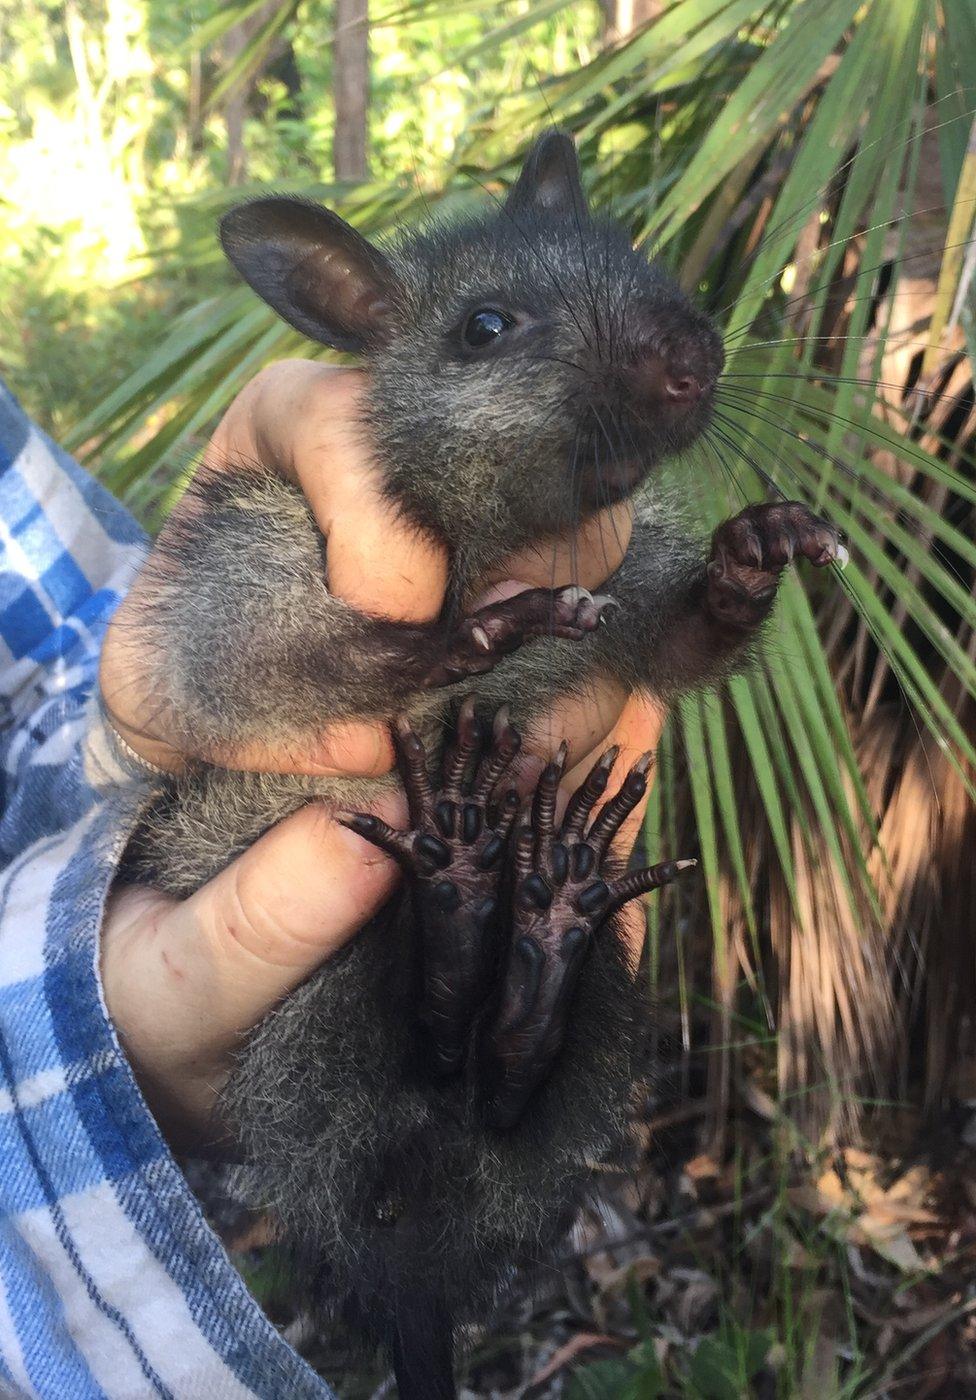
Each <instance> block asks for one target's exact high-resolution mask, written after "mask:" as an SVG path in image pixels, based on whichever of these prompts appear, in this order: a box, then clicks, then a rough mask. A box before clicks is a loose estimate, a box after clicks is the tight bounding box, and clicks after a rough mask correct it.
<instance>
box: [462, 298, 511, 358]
mask: <svg viewBox="0 0 976 1400" xmlns="http://www.w3.org/2000/svg"><path fill="white" fill-rule="evenodd" d="M514 325H515V322H514V321H513V320H512V318H511V316H506V315H505V313H504V311H497V310H496V309H495V308H494V307H493V306H481V307H479V308H478V310H477V311H472V313H471V315H470V316H469V317H468V319H467V320H466V321H465V323H464V330H463V331H462V332H461V335H462V338H463V340H464V343H465V345H470V346H471V348H472V349H473V350H480V349H482V347H483V346H485V345H491V344H492V342H493V341H495V340H497V339H498V337H499V336H500V335H504V334H505V332H506V331H507V330H511V328H512V326H514Z"/></svg>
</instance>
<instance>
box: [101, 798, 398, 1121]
mask: <svg viewBox="0 0 976 1400" xmlns="http://www.w3.org/2000/svg"><path fill="white" fill-rule="evenodd" d="M371 810H373V811H375V812H376V813H377V814H378V815H380V816H382V817H383V819H384V820H385V821H389V822H390V823H393V824H396V823H400V824H402V822H403V820H404V800H403V798H402V796H401V795H400V794H397V793H389V794H384V795H383V796H382V797H381V798H379V799H377V800H376V801H375V802H374V803H372V804H371ZM398 878H399V876H398V871H397V867H396V865H395V864H394V862H393V861H392V860H391V859H390V858H389V857H388V856H386V855H383V854H382V853H381V852H380V851H378V850H377V849H376V848H375V847H374V846H371V845H370V844H369V843H368V842H366V841H363V840H361V839H360V837H358V836H356V835H355V834H354V833H353V832H351V831H349V830H348V829H347V828H345V827H343V826H340V825H339V824H338V823H336V822H334V821H333V820H332V818H331V816H330V815H329V814H328V812H327V810H326V808H325V807H324V806H323V805H322V804H321V803H313V804H310V805H309V806H308V807H304V808H302V809H301V811H298V812H295V813H294V814H293V815H292V816H290V817H287V818H286V819H285V820H284V821H282V822H280V823H279V824H278V825H277V826H275V827H273V828H272V829H271V830H270V831H268V832H267V833H266V834H265V835H264V836H262V837H261V839H260V840H259V841H257V842H256V843H255V845H253V846H252V847H250V849H249V850H247V851H245V853H244V854H243V855H241V856H239V857H238V858H237V860H235V861H234V862H233V863H232V864H231V865H229V866H228V867H227V868H226V869H225V870H223V871H221V873H220V874H219V875H217V876H215V878H214V879H212V880H211V881H209V883H208V884H206V885H204V886H203V887H202V888H201V889H199V890H198V891H197V892H196V893H195V894H193V895H191V896H190V898H189V899H185V900H173V899H170V898H168V897H166V896H163V895H160V894H159V893H158V891H154V890H147V889H139V888H129V889H123V890H120V891H118V892H117V893H116V894H115V895H113V897H112V899H111V900H110V902H109V905H108V907H107V909H106V916H105V921H104V926H103V934H102V979H103V985H104V990H105V998H106V1003H107V1005H108V1009H109V1012H110V1014H111V1016H112V1019H113V1020H114V1022H115V1024H116V1027H117V1029H118V1031H119V1035H120V1038H121V1040H122V1043H123V1045H124V1047H125V1050H126V1053H127V1055H128V1057H129V1059H130V1062H131V1063H132V1066H133V1069H134V1070H135V1072H136V1075H137V1077H138V1078H139V1080H140V1082H141V1084H142V1087H143V1089H144V1091H145V1092H146V1094H147V1097H148V1098H149V1099H150V1103H151V1104H152V1105H153V1107H154V1108H156V1107H157V1106H159V1105H161V1106H162V1107H163V1110H164V1116H169V1117H173V1118H176V1119H178V1120H180V1121H181V1123H182V1124H183V1125H184V1126H185V1125H186V1124H190V1125H192V1126H195V1127H196V1128H198V1129H200V1130H203V1129H204V1128H205V1127H206V1125H207V1123H208V1120H209V1119H210V1117H211V1115H212V1113H213V1109H214V1106H215V1104H216V1098H217V1094H218V1093H219V1091H220V1088H221V1087H222V1084H223V1081H224V1079H225V1078H226V1075H227V1073H228V1072H229V1069H230V1065H231V1062H232V1058H233V1054H234V1052H235V1050H236V1049H237V1048H238V1047H239V1045H240V1041H241V1037H242V1036H243V1035H244V1034H246V1032H247V1031H248V1030H250V1029H251V1027H252V1026H254V1025H256V1024H257V1022H258V1021H260V1020H261V1019H262V1017H263V1016H265V1015H266V1014H267V1012H268V1011H270V1010H271V1008H272V1007H273V1006H274V1005H275V1004H276V1003H277V1002H278V1001H280V1000H281V998H282V997H284V996H286V995H287V994H288V992H290V991H292V990H293V989H294V988H295V987H296V986H297V985H298V983H299V982H301V981H303V980H304V978H306V977H307V976H309V975H310V974H311V973H312V972H313V971H314V970H315V969H316V967H318V966H319V964H320V963H322V962H323V961H324V960H325V959H326V958H329V957H331V956H332V955H333V954H335V953H336V952H338V951H339V949H340V948H342V947H343V946H344V945H345V944H346V943H348V942H349V940H350V939H351V938H352V937H353V936H354V934H355V933H356V932H357V931H358V930H359V929H360V928H362V926H363V924H365V923H366V922H367V921H368V920H369V919H370V918H371V917H372V915H373V914H375V913H376V912H377V911H378V910H379V909H380V907H381V906H382V904H383V903H384V902H385V901H386V899H387V898H388V897H389V895H390V894H391V893H392V891H393V890H394V888H395V887H396V884H397V881H398ZM157 1116H160V1115H157Z"/></svg>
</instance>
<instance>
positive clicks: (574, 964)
mask: <svg viewBox="0 0 976 1400" xmlns="http://www.w3.org/2000/svg"><path fill="white" fill-rule="evenodd" d="M617 752H618V751H617V749H615V748H614V749H608V750H607V752H606V753H605V754H604V755H603V757H602V758H601V759H600V760H599V762H598V763H596V764H595V765H594V767H593V768H592V769H591V770H590V773H589V775H588V777H587V778H586V780H585V782H584V783H583V784H582V785H581V786H580V787H579V788H577V790H576V792H575V793H574V794H573V796H572V797H571V798H570V800H569V805H568V806H567V808H566V814H565V816H564V817H563V820H562V822H561V823H560V824H559V825H557V823H556V796H557V793H558V790H559V783H560V779H561V778H562V774H563V766H564V763H565V757H566V752H565V747H563V749H561V750H560V753H559V756H558V757H557V758H556V759H555V761H554V762H552V763H550V764H549V765H548V766H547V767H546V769H545V770H544V772H543V773H542V776H541V777H540V779H539V783H538V786H537V788H536V793H535V799H534V801H533V804H532V809H531V814H526V816H525V818H524V819H523V821H522V823H521V824H520V827H519V829H518V830H517V831H516V834H515V838H514V843H513V849H512V853H511V857H510V859H511V861H512V863H513V866H514V869H513V872H512V873H513V891H512V930H511V942H510V945H509V950H508V958H507V963H506V966H505V970H504V972H503V975H502V984H501V989H500V993H499V997H498V1001H497V1004H496V1006H495V1008H494V1015H493V1019H492V1022H491V1024H490V1025H489V1027H488V1030H487V1033H486V1035H485V1038H484V1044H483V1046H482V1053H481V1068H482V1077H483V1090H484V1101H485V1113H486V1116H487V1118H488V1121H489V1123H490V1124H491V1125H492V1127H495V1128H511V1127H513V1126H514V1124H515V1123H517V1122H518V1120H519V1118H520V1117H521V1115H522V1112H523V1110H524V1109H525V1106H526V1104H527V1103H528V1102H529V1099H530V1098H531V1097H532V1094H533V1093H534V1092H535V1090H536V1088H537V1087H538V1086H539V1085H540V1084H541V1083H542V1081H543V1080H544V1079H545V1078H546V1076H547V1075H548V1073H549V1070H550V1069H551V1067H552V1065H553V1062H554V1061H555V1058H556V1056H557V1055H558V1053H559V1050H560V1048H561V1046H562V1043H563V1038H564V1036H565V1033H566V1025H567V1020H568V1017H569V1015H570V1011H571V1006H572V998H573V991H574V988H575V986H576V982H577V979H578V977H579V974H580V970H581V968H582V966H583V964H584V962H585V959H586V955H587V952H588V951H589V948H590V944H591V943H592V940H593V937H594V935H595V934H596V933H597V932H598V930H599V929H600V928H601V927H602V925H603V924H604V923H606V921H607V920H608V919H609V918H610V917H611V915H612V914H613V913H614V912H615V911H616V910H617V909H620V908H621V907H622V906H623V905H624V904H626V903H627V902H628V901H629V900H631V899H635V898H636V897H637V896H638V895H640V894H644V893H646V892H647V891H648V890H654V889H658V888H659V887H660V886H661V885H664V884H667V883H668V882H669V881H671V880H673V879H675V878H676V876H677V875H678V874H679V873H680V871H682V870H684V869H686V868H687V867H688V866H691V865H694V864H695V862H694V861H693V860H690V861H689V860H677V861H666V862H664V863H663V864H661V865H655V866H650V867H648V868H646V869H643V870H632V871H630V872H628V873H626V874H623V875H619V876H617V878H613V875H612V873H611V871H610V870H608V869H607V862H608V856H609V851H610V844H611V842H612V840H613V838H614V837H615V836H616V834H617V832H618V831H619V830H620V827H621V824H622V823H623V822H624V820H625V819H626V818H627V817H628V816H629V814H630V813H631V812H632V811H633V810H634V808H635V807H636V806H637V804H638V802H640V800H641V798H642V797H643V796H644V793H645V792H646V791H647V771H648V768H649V767H650V763H651V757H650V754H645V756H644V757H643V758H642V759H640V760H639V761H638V762H637V763H635V764H634V766H633V768H631V770H630V772H629V773H628V774H627V776H626V778H625V779H624V781H623V784H622V785H621V787H620V789H619V791H618V792H617V794H616V796H614V797H612V798H611V799H610V801H609V802H607V803H606V804H605V805H604V807H603V808H602V810H601V811H600V813H599V815H598V816H597V817H596V819H595V820H594V821H593V822H592V823H590V815H591V813H592V811H593V807H594V805H595V804H596V802H597V801H598V800H599V799H600V798H601V797H602V796H603V794H604V792H605V791H606V788H607V783H608V781H609V778H610V771H611V769H612V768H613V765H614V762H615V760H616V757H617Z"/></svg>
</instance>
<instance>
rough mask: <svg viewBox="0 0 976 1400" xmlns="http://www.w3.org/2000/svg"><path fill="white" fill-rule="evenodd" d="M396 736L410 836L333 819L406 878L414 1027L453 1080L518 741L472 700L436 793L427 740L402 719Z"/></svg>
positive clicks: (490, 905) (511, 813)
mask: <svg viewBox="0 0 976 1400" xmlns="http://www.w3.org/2000/svg"><path fill="white" fill-rule="evenodd" d="M394 738H395V740H396V747H397V752H398V755H399V760H400V763H399V767H400V775H401V777H402V778H403V785H404V788H405V790H406V794H407V802H408V805H409V809H410V823H411V827H412V830H410V831H395V830H394V829H393V827H391V826H388V825H387V824H386V823H385V822H383V821H381V820H380V819H379V817H374V816H369V815H367V814H366V813H352V812H344V813H340V815H339V820H340V821H341V822H343V823H344V825H346V826H348V827H350V828H351V829H352V830H353V831H355V832H357V833H358V835H360V836H363V837H365V838H366V840H367V841H372V842H373V844H374V845H376V846H379V847H381V848H382V849H383V850H385V851H387V852H389V854H390V855H392V856H394V857H395V858H396V859H397V860H398V861H399V862H400V864H401V865H403V866H404V868H405V869H406V871H407V878H408V883H409V885H410V888H411V892H412V894H413V898H414V901H415V904H416V906H417V914H418V920H417V922H418V926H419V930H420V939H421V949H422V980H423V991H422V994H421V1003H420V1006H419V1008H418V1012H417V1019H418V1021H419V1022H420V1024H421V1026H422V1027H423V1028H424V1031H425V1033H426V1038H427V1042H428V1048H429V1050H430V1061H431V1067H432V1069H433V1070H434V1071H435V1073H437V1074H438V1075H448V1074H454V1073H455V1072H456V1071H457V1070H459V1069H460V1068H461V1066H462V1063H463V1061H464V1055H465V1051H466V1049H467V1045H468V1042H469V1040H470V1036H471V1026H472V1022H473V1019H474V1017H475V1015H476V1013H477V1011H478V1009H479V1006H480V1004H481V1002H482V1001H483V1000H484V997H485V994H486V986H487V981H488V976H489V973H490V967H491V961H492V955H493V954H494V952H495V941H496V924H497V919H498V898H497V886H498V881H499V876H500V871H501V864H502V857H503V855H504V853H505V848H506V844H507V841H508V833H509V831H510V829H511V826H512V823H513V822H514V820H515V817H516V814H517V812H518V806H519V799H518V794H517V793H516V792H515V790H514V789H512V790H511V791H509V792H508V793H506V794H505V795H504V796H503V797H502V798H501V800H500V801H496V800H495V796H494V794H495V788H496V786H497V785H498V783H499V782H500V781H501V779H502V778H503V777H504V776H505V773H506V772H507V771H508V769H509V767H510V766H511V764H512V762H513V760H514V759H515V757H516V755H517V754H518V751H519V748H520V747H521V738H520V736H519V734H518V731H517V730H516V729H515V728H514V727H513V726H512V724H511V723H510V722H509V718H508V710H507V707H503V708H502V709H501V710H499V711H498V713H497V714H496V716H495V721H494V724H493V726H492V729H491V733H490V735H487V734H486V733H485V730H484V728H483V726H482V725H481V724H480V722H479V720H478V718H477V716H476V715H475V708H474V698H473V697H471V696H469V697H468V699H466V700H465V701H464V703H463V705H462V706H461V710H460V713H459V714H458V721H457V730H456V734H455V740H454V743H453V744H452V745H451V746H450V747H449V748H448V749H447V751H446V753H445V755H444V761H443V765H442V768H441V777H440V781H439V783H437V784H436V785H435V784H434V783H432V782H431V779H430V776H429V774H428V771H427V755H426V752H425V750H424V745H423V741H422V740H421V739H420V737H419V735H417V734H415V733H414V731H413V729H412V728H411V727H410V724H409V722H408V721H407V720H406V719H400V720H398V721H397V723H396V725H395V726H394Z"/></svg>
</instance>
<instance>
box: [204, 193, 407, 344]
mask: <svg viewBox="0 0 976 1400" xmlns="http://www.w3.org/2000/svg"><path fill="white" fill-rule="evenodd" d="M220 241H221V243H222V244H223V247H224V252H225V253H226V254H227V256H228V258H230V260H231V262H232V263H233V264H234V266H235V267H236V268H237V270H238V272H239V273H240V274H241V276H242V277H243V278H244V279H245V281H247V282H250V284H251V286H252V287H253V288H254V290H255V291H256V292H257V294H258V296H260V297H262V298H263V299H264V300H265V301H266V302H267V303H268V305H269V306H271V307H273V308H274V310H275V311H277V313H278V315H279V316H283V317H284V319H285V320H286V321H287V322H288V323H289V325H292V326H294V327H295V329H296V330H299V331H301V332H302V334H303V335H307V336H310V337H311V339H312V340H318V341H321V343H322V344H323V345H331V346H332V348H333V349H334V350H368V349H371V348H373V347H375V346H377V345H382V344H383V343H384V342H385V341H386V340H387V339H388V338H389V333H390V327H389V315H390V306H391V302H392V299H393V294H394V289H395V284H396V278H395V275H394V272H393V269H392V268H391V267H390V264H389V263H388V262H387V260H386V258H385V257H384V256H383V254H382V253H381V252H379V251H378V249H376V248H374V247H373V246H372V244H371V243H367V242H366V239H365V238H363V237H362V236H361V235H360V234H358V233H357V232H356V230H355V229H354V228H350V226H349V225H348V224H347V223H346V222H345V221H344V220H343V219H340V218H339V216H338V214H333V213H332V211H331V210H330V209H324V208H323V207H322V206H321V205H320V204H313V203H312V202H311V201H307V200H304V199H289V198H287V197H285V196H272V197H270V198H268V199H255V200H253V201H252V202H251V203H250V204H240V205H238V206H237V208H236V209H231V210H230V211H229V212H228V213H226V214H225V215H224V217H223V218H222V219H221V221H220Z"/></svg>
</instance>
